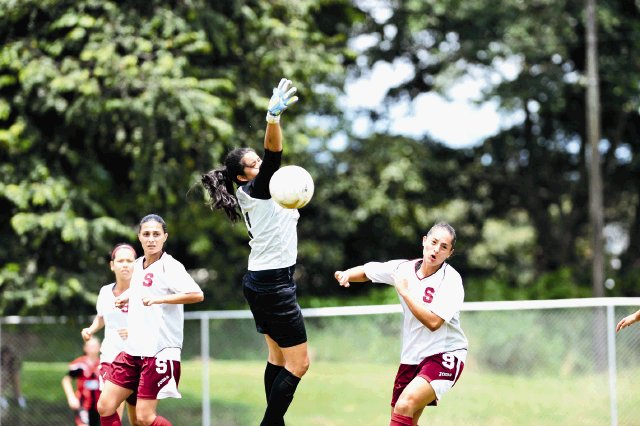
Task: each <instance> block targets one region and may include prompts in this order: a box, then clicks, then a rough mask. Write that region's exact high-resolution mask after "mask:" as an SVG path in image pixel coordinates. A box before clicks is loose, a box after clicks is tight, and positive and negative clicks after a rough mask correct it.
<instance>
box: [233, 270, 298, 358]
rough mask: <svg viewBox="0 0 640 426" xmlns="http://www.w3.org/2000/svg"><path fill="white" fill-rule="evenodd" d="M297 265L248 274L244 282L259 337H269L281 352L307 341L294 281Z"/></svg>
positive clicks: (245, 295) (245, 292) (245, 293)
mask: <svg viewBox="0 0 640 426" xmlns="http://www.w3.org/2000/svg"><path fill="white" fill-rule="evenodd" d="M294 271H295V265H294V266H290V267H288V268H279V269H268V270H264V271H247V273H246V274H245V275H244V277H243V278H242V287H243V291H244V297H245V298H246V299H247V302H249V308H251V313H252V314H253V319H254V320H255V322H256V330H258V333H262V334H267V335H269V337H271V338H272V339H273V340H275V342H276V343H277V344H278V346H280V347H281V348H289V347H292V346H296V345H299V344H301V343H304V342H306V341H307V331H306V329H305V327H304V320H303V318H302V311H301V310H300V305H298V301H297V299H296V283H295V281H294V280H293V273H294Z"/></svg>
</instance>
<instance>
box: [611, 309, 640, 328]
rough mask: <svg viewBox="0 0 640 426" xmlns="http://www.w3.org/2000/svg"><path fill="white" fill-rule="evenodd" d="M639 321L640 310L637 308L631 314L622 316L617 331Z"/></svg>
mask: <svg viewBox="0 0 640 426" xmlns="http://www.w3.org/2000/svg"><path fill="white" fill-rule="evenodd" d="M638 321H640V310H637V311H635V312H634V313H632V314H631V315H628V316H626V317H624V318H622V319H621V320H620V322H619V323H618V325H617V326H616V332H618V331H620V330H622V329H623V328H625V327H629V326H630V325H631V324H635V323H636V322H638Z"/></svg>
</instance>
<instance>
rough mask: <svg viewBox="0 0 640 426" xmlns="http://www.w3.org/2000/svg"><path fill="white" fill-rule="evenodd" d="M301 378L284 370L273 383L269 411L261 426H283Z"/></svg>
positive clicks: (267, 410) (265, 414)
mask: <svg viewBox="0 0 640 426" xmlns="http://www.w3.org/2000/svg"><path fill="white" fill-rule="evenodd" d="M298 383H300V378H299V377H296V376H294V375H293V374H291V372H289V371H288V370H287V369H286V368H283V369H282V370H281V371H280V373H278V376H276V379H275V380H274V381H273V386H272V387H271V393H270V394H269V401H268V403H267V409H266V410H265V412H264V418H263V419H262V422H261V423H260V426H283V425H284V415H285V413H286V412H287V409H288V408H289V404H291V401H292V400H293V394H294V393H295V391H296V387H298Z"/></svg>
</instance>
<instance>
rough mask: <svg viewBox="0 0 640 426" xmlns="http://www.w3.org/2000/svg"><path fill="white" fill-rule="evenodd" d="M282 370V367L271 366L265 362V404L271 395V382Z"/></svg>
mask: <svg viewBox="0 0 640 426" xmlns="http://www.w3.org/2000/svg"><path fill="white" fill-rule="evenodd" d="M283 369H284V367H283V366H281V365H275V364H271V363H270V362H268V361H267V367H266V368H265V369H264V394H265V395H266V397H267V403H268V402H269V395H270V394H271V388H272V387H273V382H274V381H275V380H276V377H278V374H280V372H281V371H282V370H283Z"/></svg>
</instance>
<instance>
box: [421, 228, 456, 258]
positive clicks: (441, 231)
mask: <svg viewBox="0 0 640 426" xmlns="http://www.w3.org/2000/svg"><path fill="white" fill-rule="evenodd" d="M452 254H453V236H452V235H451V234H450V233H449V231H447V230H446V229H445V228H434V229H433V230H432V231H431V233H430V234H429V235H427V236H426V237H424V238H422V257H423V259H424V262H425V263H427V264H431V265H434V266H435V265H440V264H442V263H443V262H444V261H445V260H447V258H448V257H449V256H451V255H452Z"/></svg>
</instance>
